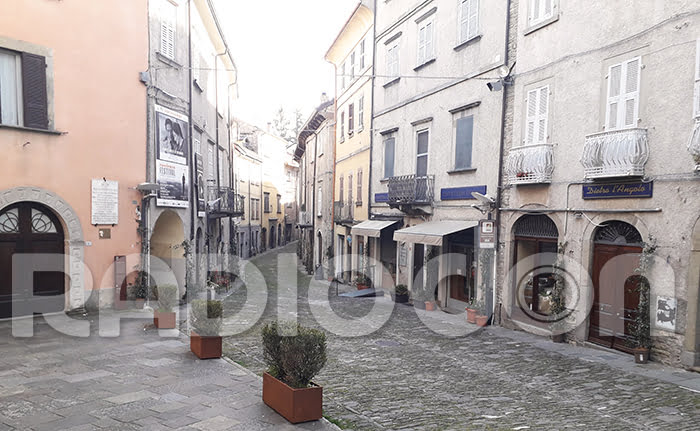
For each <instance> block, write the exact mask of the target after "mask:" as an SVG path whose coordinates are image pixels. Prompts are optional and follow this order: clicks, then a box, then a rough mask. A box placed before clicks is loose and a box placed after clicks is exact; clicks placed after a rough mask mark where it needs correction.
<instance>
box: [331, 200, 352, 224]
mask: <svg viewBox="0 0 700 431" xmlns="http://www.w3.org/2000/svg"><path fill="white" fill-rule="evenodd" d="M353 219H354V213H353V205H350V204H348V203H347V202H343V201H336V202H333V221H335V222H336V223H343V222H352V221H353Z"/></svg>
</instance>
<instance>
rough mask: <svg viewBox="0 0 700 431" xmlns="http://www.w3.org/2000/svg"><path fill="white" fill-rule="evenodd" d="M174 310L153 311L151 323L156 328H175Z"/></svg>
mask: <svg viewBox="0 0 700 431" xmlns="http://www.w3.org/2000/svg"><path fill="white" fill-rule="evenodd" d="M175 323H176V322H175V312H174V311H171V312H163V313H161V312H160V311H154V312H153V324H154V325H156V328H158V329H175Z"/></svg>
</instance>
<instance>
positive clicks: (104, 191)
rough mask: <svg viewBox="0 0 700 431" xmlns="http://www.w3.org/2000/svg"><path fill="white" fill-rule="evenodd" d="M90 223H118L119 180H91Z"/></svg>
mask: <svg viewBox="0 0 700 431" xmlns="http://www.w3.org/2000/svg"><path fill="white" fill-rule="evenodd" d="M90 223H91V224H93V225H98V224H109V225H113V224H118V223H119V182H117V181H108V180H105V179H93V180H92V217H91V221H90Z"/></svg>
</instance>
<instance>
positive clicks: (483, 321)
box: [476, 315, 489, 326]
mask: <svg viewBox="0 0 700 431" xmlns="http://www.w3.org/2000/svg"><path fill="white" fill-rule="evenodd" d="M488 321H489V317H488V316H482V315H478V316H476V324H477V326H486V323H487V322H488Z"/></svg>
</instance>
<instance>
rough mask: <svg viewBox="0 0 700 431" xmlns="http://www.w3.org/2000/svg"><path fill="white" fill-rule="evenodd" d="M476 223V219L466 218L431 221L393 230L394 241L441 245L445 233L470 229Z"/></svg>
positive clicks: (477, 223) (476, 224)
mask: <svg viewBox="0 0 700 431" xmlns="http://www.w3.org/2000/svg"><path fill="white" fill-rule="evenodd" d="M478 225H479V222H478V221H467V220H442V221H431V222H426V223H421V224H417V225H415V226H411V227H407V228H404V229H400V230H397V231H396V232H394V241H404V242H411V243H416V244H427V245H442V239H443V237H445V235H450V234H453V233H457V232H461V231H463V230H467V229H471V228H473V227H475V226H478Z"/></svg>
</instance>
